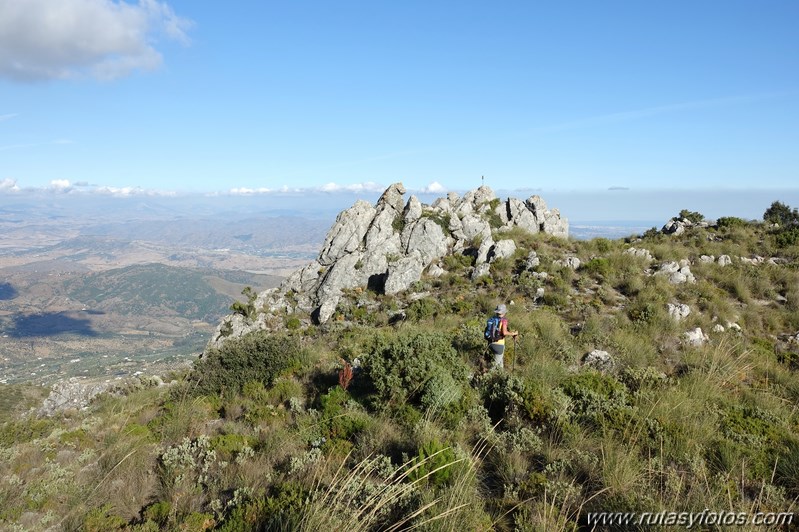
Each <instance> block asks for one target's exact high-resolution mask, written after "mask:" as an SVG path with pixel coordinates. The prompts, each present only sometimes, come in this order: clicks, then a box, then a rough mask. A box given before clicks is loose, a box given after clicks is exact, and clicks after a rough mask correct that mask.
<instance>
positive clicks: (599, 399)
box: [560, 371, 629, 422]
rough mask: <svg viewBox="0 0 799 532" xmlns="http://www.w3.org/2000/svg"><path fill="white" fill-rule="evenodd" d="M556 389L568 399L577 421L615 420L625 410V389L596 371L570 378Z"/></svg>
mask: <svg viewBox="0 0 799 532" xmlns="http://www.w3.org/2000/svg"><path fill="white" fill-rule="evenodd" d="M560 388H561V390H563V392H564V393H565V394H566V395H568V396H569V397H571V398H572V401H573V403H572V406H573V408H574V411H575V413H576V414H577V416H578V419H583V420H588V421H592V422H602V421H604V420H609V419H618V417H619V414H622V413H623V412H622V411H623V410H625V409H627V408H628V406H629V397H628V395H627V388H626V387H625V386H624V385H623V384H622V383H620V382H619V381H618V380H616V379H615V378H614V377H611V376H609V375H603V374H602V373H598V372H596V371H585V372H581V373H578V374H576V375H571V376H569V377H567V378H566V380H565V381H564V382H563V383H562V384H561V385H560Z"/></svg>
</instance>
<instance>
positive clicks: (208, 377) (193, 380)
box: [187, 331, 307, 395]
mask: <svg viewBox="0 0 799 532" xmlns="http://www.w3.org/2000/svg"><path fill="white" fill-rule="evenodd" d="M306 357H307V354H306V353H304V350H303V348H302V347H301V346H300V343H299V339H298V338H297V337H296V336H290V335H287V334H273V333H269V332H266V331H257V332H253V333H250V334H247V335H246V336H243V337H241V338H235V339H231V340H228V341H226V342H225V343H224V344H222V347H220V348H219V349H211V350H209V351H206V352H205V353H204V354H203V356H202V358H200V359H199V360H198V361H197V362H196V363H195V364H194V369H193V371H192V372H191V373H190V374H189V376H188V378H187V381H188V382H189V383H190V384H191V385H192V386H191V389H192V392H193V393H194V394H196V395H209V394H211V395H212V394H220V393H223V392H230V393H238V392H239V391H241V389H242V386H243V385H244V384H245V383H247V382H248V381H259V382H261V383H263V384H264V386H267V387H269V386H271V385H272V384H273V382H274V380H275V379H276V378H277V377H278V376H280V375H282V374H284V373H287V372H289V371H290V370H296V369H298V368H299V367H300V366H301V364H302V361H303V360H304V359H305V358H306Z"/></svg>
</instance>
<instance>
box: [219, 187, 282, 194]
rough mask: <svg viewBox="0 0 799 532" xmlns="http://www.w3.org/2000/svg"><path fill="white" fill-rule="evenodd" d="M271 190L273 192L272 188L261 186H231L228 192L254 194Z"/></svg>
mask: <svg viewBox="0 0 799 532" xmlns="http://www.w3.org/2000/svg"><path fill="white" fill-rule="evenodd" d="M270 192H272V190H271V189H268V188H264V187H261V188H246V187H241V188H231V189H230V190H229V191H228V193H229V194H230V195H231V196H253V195H255V194H269V193H270Z"/></svg>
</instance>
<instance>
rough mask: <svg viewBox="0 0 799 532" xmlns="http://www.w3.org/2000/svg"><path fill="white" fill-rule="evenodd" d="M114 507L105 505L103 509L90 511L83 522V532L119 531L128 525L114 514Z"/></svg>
mask: <svg viewBox="0 0 799 532" xmlns="http://www.w3.org/2000/svg"><path fill="white" fill-rule="evenodd" d="M112 509H113V506H112V505H111V504H105V505H103V506H102V507H101V508H95V509H94V510H92V511H90V512H89V513H88V515H86V518H85V519H84V521H83V527H82V528H81V530H85V531H86V532H108V531H109V530H119V529H121V528H122V527H124V526H125V525H126V524H127V523H126V522H125V520H124V519H122V518H121V517H119V516H118V515H114V514H113V513H111V512H112Z"/></svg>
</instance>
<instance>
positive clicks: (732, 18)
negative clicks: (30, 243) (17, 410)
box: [0, 0, 799, 211]
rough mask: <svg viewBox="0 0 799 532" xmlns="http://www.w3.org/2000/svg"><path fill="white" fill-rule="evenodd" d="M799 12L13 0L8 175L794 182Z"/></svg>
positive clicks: (18, 181)
mask: <svg viewBox="0 0 799 532" xmlns="http://www.w3.org/2000/svg"><path fill="white" fill-rule="evenodd" d="M797 26H799V2H795V1H779V0H776V1H770V2H752V1H747V2H742V1H735V0H733V1H729V0H725V1H703V2H688V1H679V2H657V3H656V2H639V1H635V2H633V1H629V2H612V1H604V2H588V1H584V2H576V1H573V2H557V3H556V2H547V3H544V2H530V1H525V2H484V1H483V2H472V1H458V2H443V1H442V2H429V1H426V2H417V1H404V2H375V1H370V2H366V1H364V2H352V1H338V2H329V1H319V2H310V1H309V2H272V1H259V2H254V1H253V2H249V1H246V2H245V1H239V2H197V1H188V0H170V1H167V2H157V1H155V0H141V1H140V2H138V3H137V2H133V1H129V2H128V3H120V2H118V1H112V0H59V1H58V2H52V1H51V0H0V194H13V193H16V192H19V191H24V190H26V189H29V188H43V189H46V188H50V189H55V190H60V191H62V192H70V191H72V192H74V191H97V190H100V191H105V192H111V193H123V194H124V193H126V192H130V191H134V192H135V191H139V192H143V191H151V190H158V191H173V192H178V193H180V192H224V193H230V192H231V191H232V192H233V193H248V192H251V191H258V190H261V191H266V190H268V191H274V190H279V189H285V188H289V189H310V190H341V189H344V190H353V191H367V192H368V191H376V190H379V189H381V188H382V187H383V186H385V185H388V184H390V183H392V182H395V181H403V182H404V183H405V185H406V186H407V187H408V188H409V189H412V190H425V189H426V190H432V191H443V190H465V189H468V188H474V187H475V186H478V185H479V184H480V177H481V176H482V175H485V176H486V184H489V185H491V186H492V187H493V188H495V189H505V190H514V189H540V190H541V191H542V193H545V192H546V191H559V192H568V191H581V192H582V193H584V192H585V191H590V190H607V189H609V188H611V187H614V188H630V189H632V190H634V191H638V190H654V189H674V190H689V191H690V190H695V189H702V190H705V191H707V190H711V191H712V190H717V189H732V190H741V189H750V188H758V189H775V190H776V189H780V190H782V189H788V188H793V189H796V187H797V183H798V182H799V180H797V177H798V176H799V148H797V147H799V33H797V31H796V28H797ZM775 199H776V198H775ZM758 208H759V207H758ZM763 208H765V206H764V207H763ZM759 209H760V208H759ZM762 210H763V209H760V211H762Z"/></svg>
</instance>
